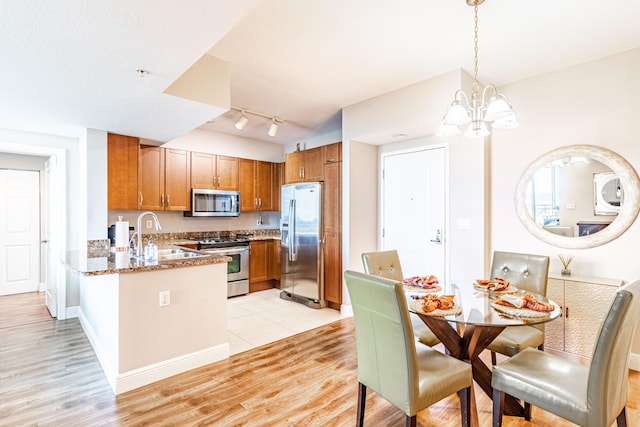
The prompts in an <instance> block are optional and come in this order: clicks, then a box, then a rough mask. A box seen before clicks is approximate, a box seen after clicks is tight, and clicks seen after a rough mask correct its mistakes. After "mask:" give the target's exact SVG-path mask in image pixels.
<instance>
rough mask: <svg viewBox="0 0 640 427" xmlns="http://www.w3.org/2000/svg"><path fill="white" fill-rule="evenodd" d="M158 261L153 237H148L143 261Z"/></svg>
mask: <svg viewBox="0 0 640 427" xmlns="http://www.w3.org/2000/svg"><path fill="white" fill-rule="evenodd" d="M157 259H158V246H156V244H155V243H153V237H149V241H148V242H147V246H145V247H144V260H145V261H156V260H157Z"/></svg>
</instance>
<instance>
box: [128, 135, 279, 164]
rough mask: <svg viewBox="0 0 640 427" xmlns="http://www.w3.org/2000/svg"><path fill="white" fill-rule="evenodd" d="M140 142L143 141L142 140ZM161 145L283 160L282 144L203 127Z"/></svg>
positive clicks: (246, 157) (271, 160)
mask: <svg viewBox="0 0 640 427" xmlns="http://www.w3.org/2000/svg"><path fill="white" fill-rule="evenodd" d="M141 142H142V143H144V141H141ZM162 146H163V147H167V148H177V149H181V150H190V151H199V152H201V153H210V154H221V155H225V156H232V157H241V158H245V159H253V160H262V161H265V162H275V163H280V162H284V146H282V145H280V144H276V143H270V142H265V141H258V140H254V139H249V138H242V137H238V136H234V135H229V134H225V133H219V132H212V131H208V130H203V129H194V130H192V131H191V132H189V133H187V134H185V135H182V136H179V137H178V138H175V139H172V140H171V141H169V142H167V143H166V144H163V145H162Z"/></svg>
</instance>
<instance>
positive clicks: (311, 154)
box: [303, 147, 324, 182]
mask: <svg viewBox="0 0 640 427" xmlns="http://www.w3.org/2000/svg"><path fill="white" fill-rule="evenodd" d="M323 150H324V149H323V147H317V148H312V149H309V150H305V151H304V166H303V178H304V181H307V182H310V181H322V180H323V179H324V175H323V166H324V156H323V153H324V151H323Z"/></svg>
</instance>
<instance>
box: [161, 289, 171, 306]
mask: <svg viewBox="0 0 640 427" xmlns="http://www.w3.org/2000/svg"><path fill="white" fill-rule="evenodd" d="M167 305H171V292H170V291H162V292H160V307H165V306H167Z"/></svg>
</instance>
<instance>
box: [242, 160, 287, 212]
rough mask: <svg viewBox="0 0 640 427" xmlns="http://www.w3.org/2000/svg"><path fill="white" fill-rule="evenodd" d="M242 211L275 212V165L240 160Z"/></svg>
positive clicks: (258, 161)
mask: <svg viewBox="0 0 640 427" xmlns="http://www.w3.org/2000/svg"><path fill="white" fill-rule="evenodd" d="M239 170H240V211H241V212H251V211H274V210H278V207H277V205H276V206H274V197H273V176H274V173H273V170H274V167H273V163H271V162H263V161H260V160H249V159H239Z"/></svg>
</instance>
